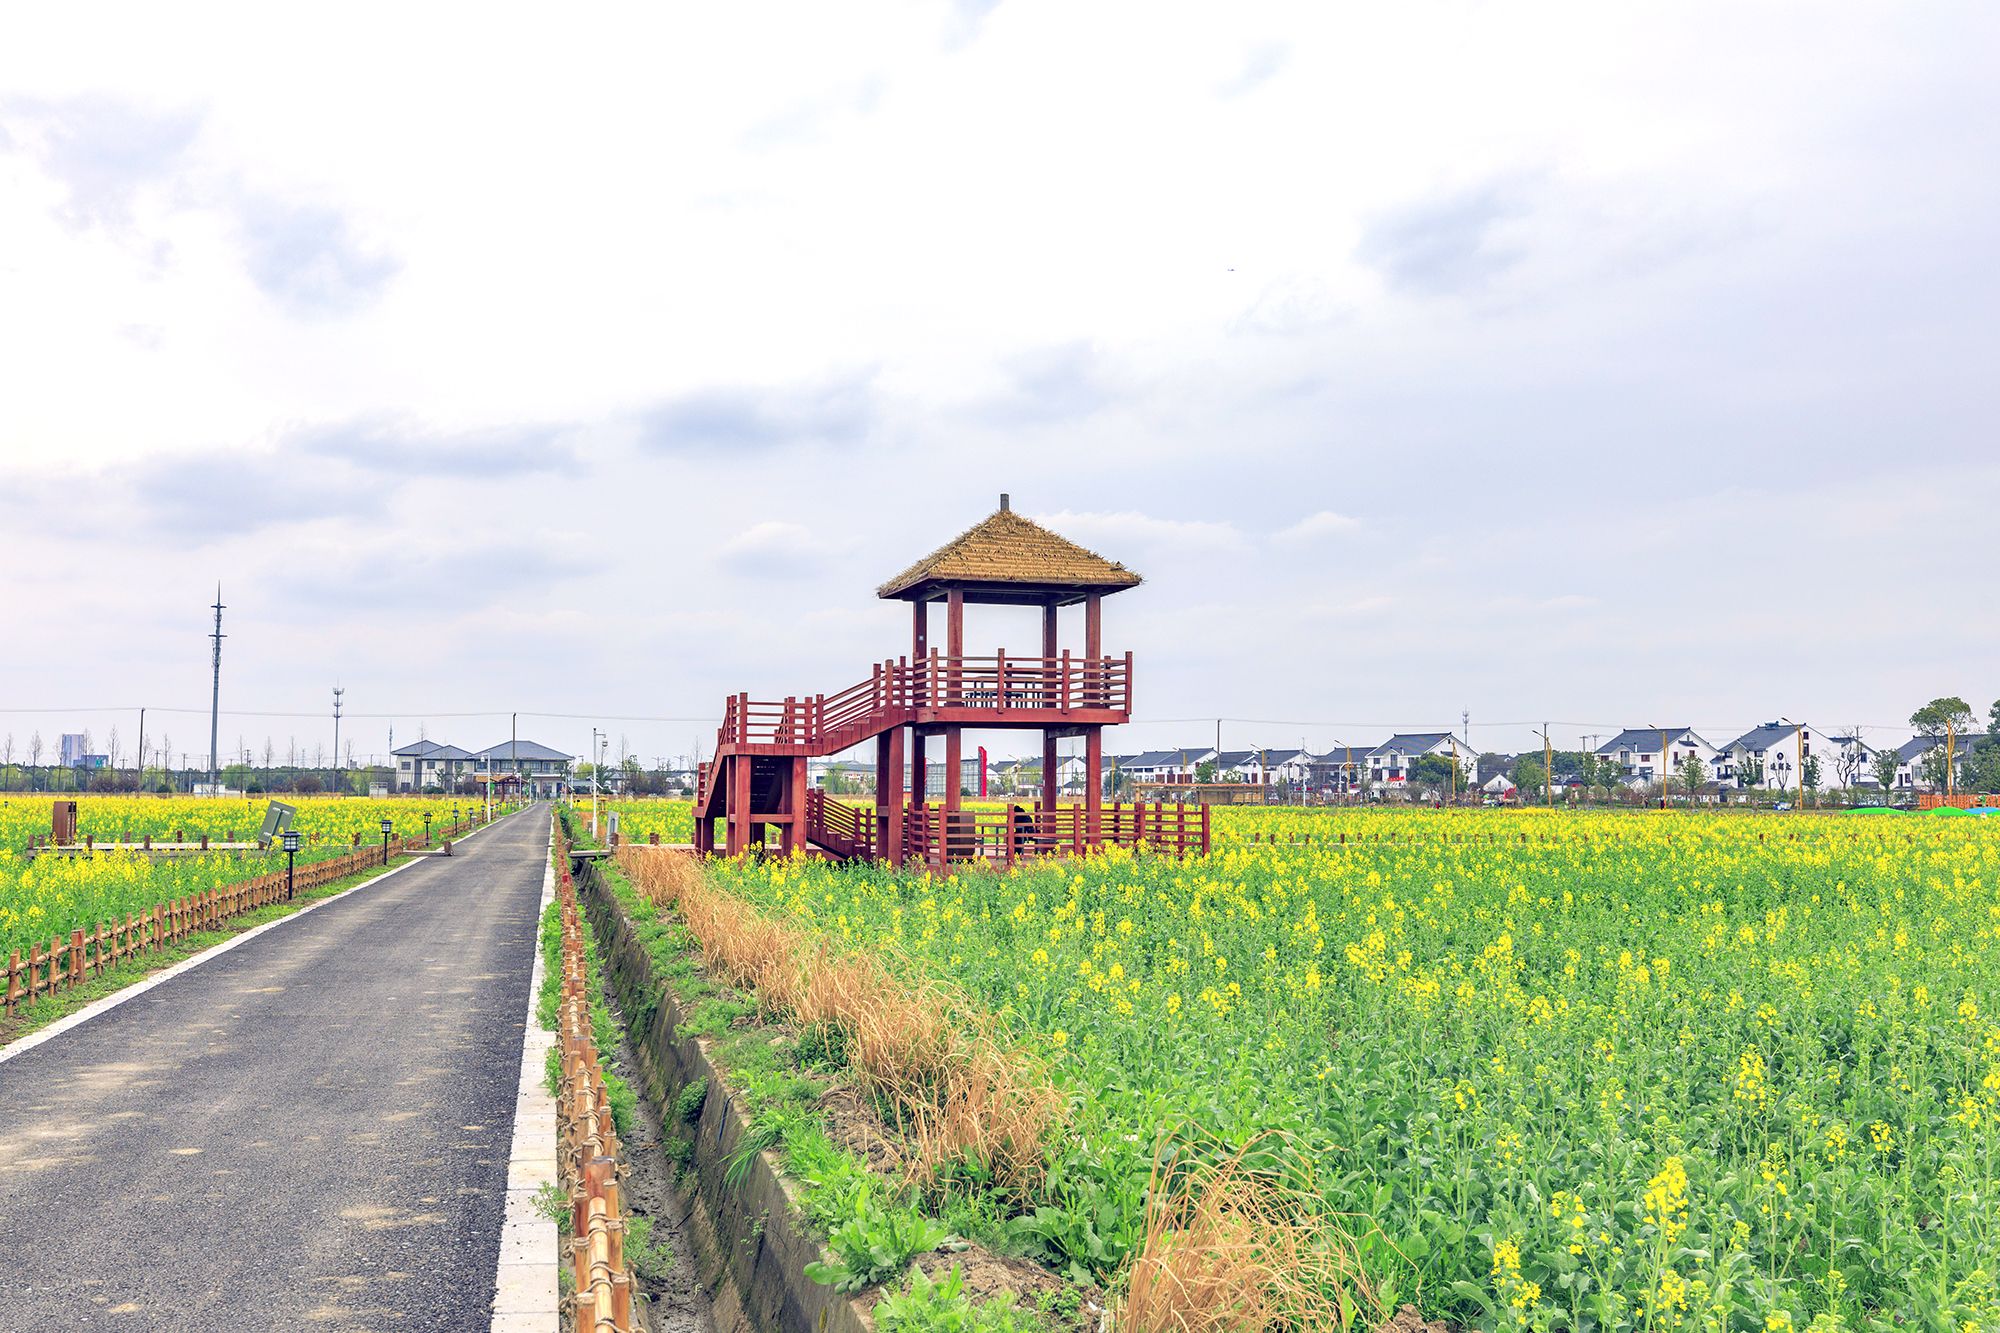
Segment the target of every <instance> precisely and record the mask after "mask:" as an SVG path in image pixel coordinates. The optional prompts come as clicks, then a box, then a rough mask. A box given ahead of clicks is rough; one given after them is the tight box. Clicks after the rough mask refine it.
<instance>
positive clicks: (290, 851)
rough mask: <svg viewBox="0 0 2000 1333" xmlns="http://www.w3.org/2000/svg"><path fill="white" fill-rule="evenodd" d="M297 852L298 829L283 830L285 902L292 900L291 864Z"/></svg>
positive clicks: (296, 856) (295, 858)
mask: <svg viewBox="0 0 2000 1333" xmlns="http://www.w3.org/2000/svg"><path fill="white" fill-rule="evenodd" d="M298 854H299V831H298V830H297V829H295V828H288V829H286V830H285V901H286V902H290V901H291V900H292V866H293V864H294V863H295V861H296V860H297V858H298Z"/></svg>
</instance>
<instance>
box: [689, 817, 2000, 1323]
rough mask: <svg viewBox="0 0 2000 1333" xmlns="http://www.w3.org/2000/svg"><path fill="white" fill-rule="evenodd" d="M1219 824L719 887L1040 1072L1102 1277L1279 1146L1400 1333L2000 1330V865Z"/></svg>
mask: <svg viewBox="0 0 2000 1333" xmlns="http://www.w3.org/2000/svg"><path fill="white" fill-rule="evenodd" d="M1218 818H1219V830H1220V832H1221V834H1222V845H1221V846H1220V847H1219V849H1218V850H1217V851H1216V853H1215V854H1214V855H1212V856H1210V857H1208V858H1206V859H1203V860H1199V861H1188V862H1176V861H1171V860H1160V859H1153V858H1149V857H1146V856H1136V857H1135V856H1129V855H1123V854H1113V855H1109V856H1104V857H1099V858H1093V859H1091V860H1088V861H1084V862H1076V863H1071V862H1051V863H1046V864H1042V865H1037V866H1032V867H1024V868H1021V869H1017V870H1015V871H1013V872H1011V873H1004V874H996V873H991V872H988V871H985V870H980V869H971V870H966V871H964V872H961V873H959V874H957V875H955V876H952V877H950V878H948V879H945V880H942V881H939V880H934V879H930V878H926V877H923V876H921V875H915V874H907V873H897V872H891V871H887V870H883V869H870V868H862V867H839V866H835V865H831V864H827V863H824V862H820V861H808V860H803V859H800V860H795V861H792V862H789V863H786V862H782V861H778V860H775V859H773V860H766V861H762V862H756V861H743V862H724V863H717V865H716V866H715V869H714V872H713V873H714V874H716V875H717V876H718V877H719V878H720V879H721V881H722V882H724V883H726V884H728V885H730V886H731V887H732V889H733V891H735V892H737V893H740V894H741V895H742V896H744V897H745V898H747V899H749V900H751V901H752V902H755V903H757V904H759V905H761V906H763V907H764V908H766V909H767V910H772V911H775V912H779V913H781V914H783V915H785V916H786V917H788V918H789V919H791V920H794V921H796V922H800V923H806V924H809V925H811V926H812V927H814V928H816V929H817V930H819V931H821V932H823V933H825V934H826V935H827V936H828V937H830V938H831V939H833V940H835V941H838V942H840V943H841V944H842V945H843V946H845V947H850V948H855V949H866V950H872V951H875V952H877V953H878V954H880V955H882V956H883V957H885V958H887V959H890V960H893V963H894V966H896V967H898V968H902V969H908V970H910V971H913V972H914V971H918V970H921V971H924V972H927V973H929V974H932V975H935V976H937V977H941V978H946V979H949V980H951V981H953V982H955V983H956V984H957V985H959V986H960V987H962V988H963V989H964V990H965V991H966V992H967V993H968V994H970V995H971V996H973V997H974V998H975V999H977V1000H979V1001H981V1002H983V1003H984V1005H985V1006H986V1007H987V1008H989V1009H990V1010H991V1011H992V1012H993V1013H995V1014H996V1015H998V1016H999V1017H1000V1018H1001V1020H1002V1021H1004V1022H1007V1023H1010V1024H1012V1025H1013V1028H1014V1030H1015V1031H1016V1033H1017V1034H1018V1036H1019V1037H1020V1039H1021V1040H1023V1041H1026V1042H1029V1043H1032V1044H1033V1045H1034V1046H1035V1047H1037V1048H1038V1049H1040V1050H1041V1051H1042V1052H1043V1053H1044V1055H1045V1057H1046V1059H1047V1061H1048V1063H1049V1066H1050V1068H1051V1069H1052V1070H1053V1071H1054V1073H1055V1077H1056V1078H1057V1080H1058V1082H1059V1084H1060V1085H1061V1086H1062V1087H1064V1088H1065V1089H1067V1090H1068V1091H1069V1093H1070V1096H1071V1116H1070V1122H1069V1126H1068V1130H1067V1133H1066V1136H1065V1141H1064V1142H1062V1143H1060V1144H1056V1145H1052V1147H1051V1152H1052V1156H1053V1158H1054V1161H1053V1167H1054V1174H1053V1175H1052V1180H1054V1181H1055V1182H1056V1184H1055V1185H1054V1186H1052V1188H1053V1189H1054V1190H1056V1191H1057V1192H1058V1193H1062V1192H1064V1191H1067V1192H1068V1194H1073V1195H1074V1196H1075V1198H1074V1202H1075V1203H1076V1205H1077V1210H1078V1212H1079V1214H1080V1215H1085V1216H1089V1217H1092V1218H1094V1219H1095V1220H1094V1221H1093V1222H1092V1223H1091V1224H1090V1226H1091V1227H1093V1228H1095V1230H1094V1231H1093V1232H1092V1234H1093V1235H1095V1236H1096V1238H1097V1240H1098V1241H1099V1242H1101V1243H1102V1244H1101V1249H1102V1252H1104V1253H1122V1252H1124V1248H1122V1247H1129V1244H1130V1242H1131V1240H1132V1238H1133V1236H1134V1235H1136V1234H1137V1233H1136V1228H1138V1227H1139V1226H1140V1225H1141V1224H1142V1222H1143V1218H1142V1217H1140V1216H1136V1215H1135V1209H1134V1208H1133V1207H1132V1205H1131V1200H1133V1199H1134V1197H1135V1192H1134V1191H1135V1187H1134V1183H1133V1182H1134V1181H1136V1182H1137V1187H1138V1188H1143V1185H1144V1180H1145V1177H1146V1175H1147V1173H1148V1171H1149V1169H1150V1167H1151V1164H1152V1161H1153V1156H1154V1153H1155V1150H1156V1147H1157V1146H1158V1145H1159V1144H1160V1143H1162V1142H1163V1141H1164V1142H1172V1143H1189V1144H1192V1143H1196V1142H1198V1141H1201V1140H1202V1139H1203V1137H1204V1135H1216V1136H1220V1138H1221V1139H1222V1140H1224V1141H1227V1142H1234V1143H1244V1142H1247V1141H1249V1140H1250V1139H1252V1138H1253V1137H1255V1136H1257V1135H1259V1134H1260V1133H1264V1132H1266V1131H1271V1130H1282V1131H1286V1132H1287V1133H1289V1134H1290V1135H1292V1136H1295V1138H1294V1140H1293V1141H1294V1142H1297V1143H1299V1144H1302V1145H1304V1147H1303V1149H1302V1151H1301V1152H1300V1154H1299V1155H1298V1157H1297V1159H1296V1160H1294V1161H1292V1162H1291V1164H1290V1165H1289V1166H1286V1167H1285V1168H1284V1169H1286V1170H1288V1171H1292V1172H1295V1173H1298V1174H1299V1175H1300V1176H1301V1178H1304V1179H1309V1181H1310V1187H1311V1188H1312V1189H1313V1190H1314V1191H1315V1192H1316V1193H1317V1195H1318V1197H1319V1198H1320V1199H1321V1200H1322V1202H1323V1215H1324V1216H1325V1217H1326V1218H1327V1219H1328V1222H1329V1225H1333V1226H1338V1227H1339V1228H1340V1229H1341V1230H1343V1231H1345V1232H1346V1233H1347V1235H1348V1236H1349V1237H1351V1238H1352V1240H1353V1241H1354V1243H1355V1244H1356V1245H1357V1246H1358V1247H1359V1250H1360V1252H1361V1255H1362V1258H1363V1262H1364V1264H1365V1266H1366V1267H1367V1270H1368V1272H1369V1273H1370V1275H1371V1277H1372V1279H1373V1281H1374V1282H1375V1283H1376V1284H1377V1286H1378V1289H1379V1290H1380V1292H1381V1294H1382V1295H1383V1297H1384V1298H1385V1300H1386V1301H1387V1302H1388V1303H1389V1304H1390V1306H1391V1308H1393V1306H1394V1304H1395V1303H1396V1302H1398V1301H1402V1300H1408V1299H1418V1300H1420V1303H1421V1304H1422V1306H1423V1308H1424V1310H1425V1313H1426V1314H1442V1315H1445V1316H1448V1317H1451V1318H1454V1319H1457V1320H1460V1321H1462V1322H1464V1323H1465V1324H1467V1325H1476V1326H1479V1327H1481V1328H1486V1329H1493V1328H1499V1327H1508V1328H1517V1327H1518V1328H1532V1329H1536V1330H1544V1329H1555V1328H1566V1329H1574V1330H1577V1333H1595V1331H1596V1330H1599V1329H1604V1330H1621V1329H1639V1328H1645V1329H1660V1328H1676V1329H1678V1328H1683V1327H1685V1328H1689V1329H1695V1328H1699V1329H1707V1330H1718V1333H1719V1331H1720V1330H1725V1329H1733V1330H1765V1331H1769V1330H1780V1329H1789V1328H1793V1327H1798V1328H1801V1329H1803V1328H1805V1327H1806V1326H1807V1325H1809V1324H1814V1323H1817V1324H1818V1325H1819V1326H1820V1327H1821V1328H1822V1330H1823V1333H1824V1330H1825V1329H1827V1328H1831V1327H1833V1326H1834V1325H1836V1324H1838V1325H1841V1326H1845V1327H1850V1328H1856V1329H1858V1328H1861V1327H1863V1326H1868V1327H1880V1328H1883V1329H1887V1328H1888V1327H1890V1326H1891V1325H1897V1326H1901V1325H1906V1324H1919V1325H1922V1326H1923V1327H1925V1328H1929V1329H1936V1330H1941V1331H1942V1333H1973V1331H1974V1330H1980V1329H1986V1328H1988V1327H1990V1326H1991V1325H1992V1324H1993V1321H1994V1320H1995V1319H1996V1318H2000V1287H1996V1283H1995V1281H1994V1278H1993V1275H1994V1274H1996V1273H2000V1253H1996V1247H2000V1203H1996V1198H1997V1197H2000V1196H1997V1195H1996V1188H2000V1170H1996V1164H1995V1149H1996V1147H2000V1142H1997V1141H1996V1140H1997V1139H2000V1120H1996V1116H2000V1022H1996V1021H1995V1020H1996V1019H2000V1011H1996V1009H1997V1007H2000V991H1996V982H2000V827H1993V826H1989V825H1987V824H1986V823H1985V822H1984V821H1981V820H1976V819H1933V818H1929V817H1922V816H1897V815H1881V816H1872V817H1871V816H1829V817H1823V818H1816V817H1811V816H1798V817H1770V816H1767V817H1763V818H1753V817H1748V816H1741V815H1701V814H1683V813H1675V814H1665V815H1661V814H1639V815H1631V814H1627V815H1619V814H1593V815H1581V816H1579V815H1563V814H1555V815H1546V814H1542V813H1520V812H1515V813H1477V812H1451V811H1446V812H1435V813H1432V812H1396V813H1368V812H1352V813H1350V812H1300V811H1284V810H1255V809H1251V810H1242V809H1236V810H1225V811H1221V812H1219V815H1218ZM1273 838H1275V839H1277V841H1276V842H1275V844H1274V843H1273V842H1272V841H1270V839H1273ZM1093 1201H1094V1202H1093ZM1121 1201H1122V1202H1121ZM1093 1208H1094V1209H1095V1211H1094V1212H1093V1211H1092V1209H1093ZM1077 1243H1079V1244H1084V1243H1085V1242H1077Z"/></svg>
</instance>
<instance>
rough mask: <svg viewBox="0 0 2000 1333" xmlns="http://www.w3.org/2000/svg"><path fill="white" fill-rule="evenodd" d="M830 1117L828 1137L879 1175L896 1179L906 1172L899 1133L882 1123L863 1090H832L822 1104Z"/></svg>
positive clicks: (827, 1129)
mask: <svg viewBox="0 0 2000 1333" xmlns="http://www.w3.org/2000/svg"><path fill="white" fill-rule="evenodd" d="M817 1105H818V1107H819V1109H820V1110H821V1111H824V1112H825V1113H826V1136H827V1137H828V1138H830V1139H832V1140H833V1141H834V1142H835V1143H837V1144H839V1145H840V1146H841V1147H843V1148H845V1149H847V1150H848V1151H849V1152H851V1153H853V1154H854V1155H855V1156H856V1157H859V1158H860V1159H861V1160H862V1161H863V1162H865V1163H867V1165H868V1169H869V1170H870V1171H873V1172H875V1173H876V1174H877V1175H882V1176H889V1177H892V1178H893V1177H896V1176H899V1175H900V1174H901V1173H902V1170H903V1149H902V1146H901V1138H900V1136H899V1135H897V1133H896V1132H895V1131H894V1130H892V1129H890V1128H889V1127H888V1126H887V1125H885V1124H884V1123H882V1117H881V1116H879V1115H877V1114H875V1108H874V1107H873V1106H871V1105H870V1104H869V1102H868V1099H867V1098H866V1097H864V1096H862V1095H861V1092H860V1090H859V1089H856V1088H850V1087H847V1086H845V1085H841V1086H836V1087H833V1088H829V1089H828V1090H827V1092H826V1094H825V1095H824V1096H822V1097H821V1098H820V1099H819V1101H818V1103H817Z"/></svg>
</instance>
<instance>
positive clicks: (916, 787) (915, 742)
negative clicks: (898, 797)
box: [910, 727, 930, 806]
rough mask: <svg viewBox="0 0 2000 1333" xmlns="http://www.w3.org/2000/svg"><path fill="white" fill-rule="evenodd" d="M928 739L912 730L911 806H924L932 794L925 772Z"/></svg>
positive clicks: (914, 729) (913, 728)
mask: <svg viewBox="0 0 2000 1333" xmlns="http://www.w3.org/2000/svg"><path fill="white" fill-rule="evenodd" d="M927 739H928V738H927V737H925V736H924V735H923V733H921V732H919V731H918V730H917V729H916V728H915V727H911V728H910V804H911V805H913V806H917V805H922V804H923V803H924V801H925V800H926V799H927V798H928V796H929V794H930V779H929V777H928V775H926V774H925V772H924V759H925V757H926V756H925V754H924V749H925V742H926V740H927Z"/></svg>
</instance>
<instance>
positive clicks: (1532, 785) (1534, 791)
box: [1514, 754, 1548, 801]
mask: <svg viewBox="0 0 2000 1333" xmlns="http://www.w3.org/2000/svg"><path fill="white" fill-rule="evenodd" d="M1547 781H1548V775H1547V774H1546V773H1545V772H1543V770H1542V761H1541V760H1540V759H1537V758H1536V757H1535V756H1534V755H1531V754H1524V755H1522V756H1521V757H1520V758H1519V759H1516V760H1515V761H1514V786H1515V788H1516V789H1517V790H1518V791H1519V792H1520V793H1521V799H1522V800H1524V801H1539V800H1541V799H1542V788H1543V787H1544V786H1546V785H1547Z"/></svg>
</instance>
